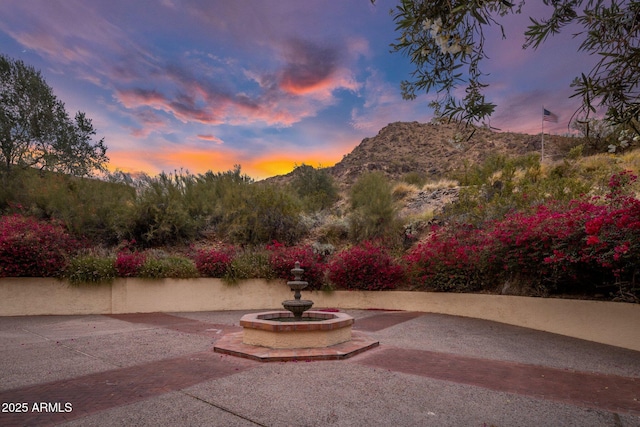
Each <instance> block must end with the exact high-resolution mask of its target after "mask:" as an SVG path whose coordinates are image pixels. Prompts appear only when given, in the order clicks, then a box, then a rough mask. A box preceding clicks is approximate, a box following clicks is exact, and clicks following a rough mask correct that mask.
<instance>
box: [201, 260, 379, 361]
mask: <svg viewBox="0 0 640 427" xmlns="http://www.w3.org/2000/svg"><path fill="white" fill-rule="evenodd" d="M303 272H304V270H303V269H302V268H300V263H299V262H298V261H296V263H295V267H294V268H293V269H292V270H291V273H292V274H293V275H294V280H291V281H289V282H287V285H289V287H290V288H291V290H292V291H295V293H294V299H293V300H286V301H283V302H282V305H283V306H284V308H286V309H287V311H269V312H265V313H253V314H245V315H244V316H242V318H241V319H240V326H242V330H243V331H242V332H241V333H237V334H230V335H227V336H224V337H222V338H221V339H220V340H219V341H218V343H217V345H216V346H215V347H214V348H213V350H214V351H215V352H218V353H225V354H229V355H233V356H239V357H245V358H250V359H255V360H260V361H285V360H298V359H306V360H313V359H316V360H317V359H320V360H330V359H345V358H348V357H351V356H353V355H355V354H358V353H360V352H363V351H365V350H368V349H370V348H373V347H375V346H377V345H378V344H379V343H378V342H377V341H372V340H369V339H368V338H366V337H364V336H361V335H359V334H356V335H357V336H356V337H355V339H354V336H353V335H354V333H353V332H352V330H351V326H352V325H353V323H354V320H353V317H351V316H349V315H348V314H346V313H338V312H324V311H311V310H309V309H310V308H311V306H313V301H309V300H302V299H301V295H300V290H302V289H304V288H306V287H307V284H308V283H307V282H306V281H303V280H302V273H303ZM283 318H286V319H287V320H286V321H283V320H282V319H283ZM290 319H292V320H290Z"/></svg>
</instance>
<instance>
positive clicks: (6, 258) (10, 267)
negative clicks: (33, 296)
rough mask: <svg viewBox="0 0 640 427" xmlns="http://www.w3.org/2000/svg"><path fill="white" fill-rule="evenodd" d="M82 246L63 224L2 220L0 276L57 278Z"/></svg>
mask: <svg viewBox="0 0 640 427" xmlns="http://www.w3.org/2000/svg"><path fill="white" fill-rule="evenodd" d="M80 247H81V244H80V242H79V241H78V240H76V239H75V238H74V237H73V236H71V235H70V234H69V233H68V232H67V230H66V229H65V228H64V227H63V226H62V225H60V224H58V223H55V222H45V221H39V220H37V219H35V218H30V217H23V216H21V215H17V214H16V215H7V216H3V217H0V277H57V276H60V275H61V274H62V273H63V271H64V269H65V267H66V265H67V263H68V260H69V259H70V257H71V256H72V255H73V254H75V253H76V252H77V250H78V249H80Z"/></svg>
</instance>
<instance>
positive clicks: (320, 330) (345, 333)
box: [213, 311, 379, 362]
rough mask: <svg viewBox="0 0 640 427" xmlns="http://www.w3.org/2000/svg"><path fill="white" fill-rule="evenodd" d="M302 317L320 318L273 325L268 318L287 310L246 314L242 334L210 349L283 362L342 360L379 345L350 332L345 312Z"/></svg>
mask: <svg viewBox="0 0 640 427" xmlns="http://www.w3.org/2000/svg"><path fill="white" fill-rule="evenodd" d="M304 314H305V315H306V316H316V315H317V316H323V317H324V319H323V320H314V321H305V320H302V321H291V322H276V321H273V320H269V319H270V318H271V319H273V318H274V317H285V316H287V315H291V316H293V315H292V313H291V312H288V311H270V312H261V313H253V314H246V315H244V316H243V317H242V318H241V320H240V325H241V326H242V327H243V331H242V332H235V333H230V334H226V335H224V336H223V337H222V338H220V339H219V340H218V341H217V342H216V344H215V346H214V348H213V350H214V351H215V352H216V353H221V354H227V355H230V356H236V357H242V358H245V359H252V360H257V361H260V362H287V361H298V360H300V361H302V360H304V361H313V360H342V359H347V358H350V357H352V356H355V355H357V354H360V353H362V352H364V351H367V350H369V349H371V348H374V347H377V346H378V345H379V342H378V341H375V340H372V339H370V338H369V337H367V336H366V335H365V334H363V333H362V332H360V331H353V330H352V329H351V326H352V325H353V323H354V319H353V317H351V316H349V315H348V314H346V313H335V312H322V311H307V312H305V313H304ZM259 317H266V318H262V319H260V318H259ZM303 318H304V317H303ZM247 335H248V339H247V337H246V336H247Z"/></svg>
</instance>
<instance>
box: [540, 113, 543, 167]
mask: <svg viewBox="0 0 640 427" xmlns="http://www.w3.org/2000/svg"><path fill="white" fill-rule="evenodd" d="M541 145H542V150H541V153H540V164H542V162H543V161H544V105H543V106H542V144H541Z"/></svg>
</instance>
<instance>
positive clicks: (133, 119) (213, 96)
mask: <svg viewBox="0 0 640 427" xmlns="http://www.w3.org/2000/svg"><path fill="white" fill-rule="evenodd" d="M397 3H398V2H397V1H396V0H377V1H376V3H375V5H372V4H371V2H370V1H369V0H343V1H336V0H305V1H301V0H234V1H229V0H136V1H131V0H91V1H87V0H29V1H25V0H2V3H1V4H0V53H2V54H4V55H7V56H9V57H10V58H12V59H19V60H22V61H23V62H25V63H26V64H28V65H32V66H33V67H35V68H36V69H38V70H40V71H41V73H42V76H43V77H44V79H45V80H46V82H47V83H48V84H49V85H50V86H51V87H52V88H53V90H54V93H55V94H56V96H57V97H58V98H59V99H60V100H62V101H63V102H64V103H65V105H66V107H67V111H68V112H69V113H70V115H74V114H75V112H76V111H84V112H85V113H86V115H87V116H88V117H89V118H90V119H92V120H93V125H94V128H95V129H96V130H97V138H104V142H105V145H106V146H107V147H108V151H107V155H108V157H109V159H110V161H109V164H108V168H109V170H111V171H115V170H121V171H124V172H131V173H136V172H145V173H147V174H149V175H152V176H153V175H156V174H158V173H160V172H163V171H164V172H167V173H170V172H173V171H176V170H184V171H188V172H190V173H194V174H199V173H204V172H206V171H208V170H211V171H214V172H218V171H226V170H230V169H232V168H233V167H234V165H241V167H242V171H243V172H244V173H246V174H248V175H249V176H251V177H252V178H254V179H263V178H266V177H269V176H273V175H278V174H283V173H287V172H290V171H291V170H292V169H293V168H294V167H295V165H300V164H303V163H305V164H308V165H313V166H331V165H333V164H335V163H336V162H338V161H340V160H341V159H342V158H343V156H344V155H346V154H348V153H349V152H350V151H351V150H352V149H353V148H354V147H355V146H356V145H358V144H359V143H360V141H361V140H362V139H363V138H367V137H373V136H375V135H376V134H377V133H378V132H379V130H380V129H382V128H383V127H384V126H386V125H387V124H389V123H392V122H397V121H418V122H423V123H424V122H429V121H430V120H431V119H432V112H431V110H430V109H429V108H428V103H429V101H430V100H432V99H433V95H432V94H421V95H420V96H418V98H417V99H416V100H413V101H406V100H403V99H402V97H401V93H400V82H401V81H402V80H404V79H408V78H410V73H411V71H412V69H413V68H412V65H411V64H410V63H409V61H408V59H407V58H406V57H404V56H403V55H402V54H400V53H392V52H391V49H390V47H389V45H390V44H391V43H393V42H394V40H395V38H396V37H397V33H396V31H395V24H394V22H393V18H392V16H391V15H390V14H389V11H390V9H392V8H393V7H395V5H396V4H397ZM548 14H549V8H548V7H546V6H544V5H543V4H542V2H539V1H537V0H535V1H529V4H528V5H526V6H525V9H524V11H523V14H522V15H517V16H512V17H510V18H508V19H507V20H505V21H504V25H505V30H506V34H507V39H506V40H503V39H502V38H501V37H500V36H499V33H497V32H490V34H488V35H487V36H488V37H487V41H486V50H487V51H488V54H489V57H490V59H489V60H487V61H485V63H483V66H482V69H483V71H484V72H486V73H488V74H489V75H488V76H487V77H485V82H487V83H489V84H490V87H489V88H488V89H487V90H486V92H485V93H486V96H487V100H489V101H491V102H494V103H496V104H497V105H498V108H497V109H496V112H495V113H494V115H493V117H492V118H491V122H490V124H491V126H493V127H496V128H499V129H501V130H502V131H512V132H522V133H529V134H538V133H539V132H540V131H541V125H542V107H543V106H544V107H545V108H547V109H548V110H550V111H551V112H553V113H554V114H556V115H557V116H559V121H558V123H557V124H555V123H550V122H545V124H544V126H545V128H544V130H545V133H547V132H549V133H556V134H563V133H566V132H567V131H568V122H569V119H570V117H571V115H572V114H573V112H574V111H575V110H576V109H577V108H578V106H579V101H578V100H577V99H576V98H572V99H570V98H569V97H570V95H571V94H572V93H573V90H572V89H571V88H570V87H569V85H570V83H571V81H572V80H573V78H574V77H576V76H578V75H579V74H580V73H581V72H587V71H588V70H589V69H590V67H589V64H591V63H592V62H593V61H592V58H590V57H588V56H586V55H584V54H581V53H579V52H577V46H578V44H579V40H577V39H575V38H573V37H571V32H570V31H564V32H563V33H562V34H561V35H559V36H556V37H554V38H552V39H550V40H549V41H548V42H547V43H545V45H543V47H542V48H539V49H538V50H535V51H534V50H531V49H528V50H523V49H522V44H523V42H524V36H523V33H524V29H525V26H526V25H527V23H528V16H534V17H537V18H542V17H545V16H548Z"/></svg>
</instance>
